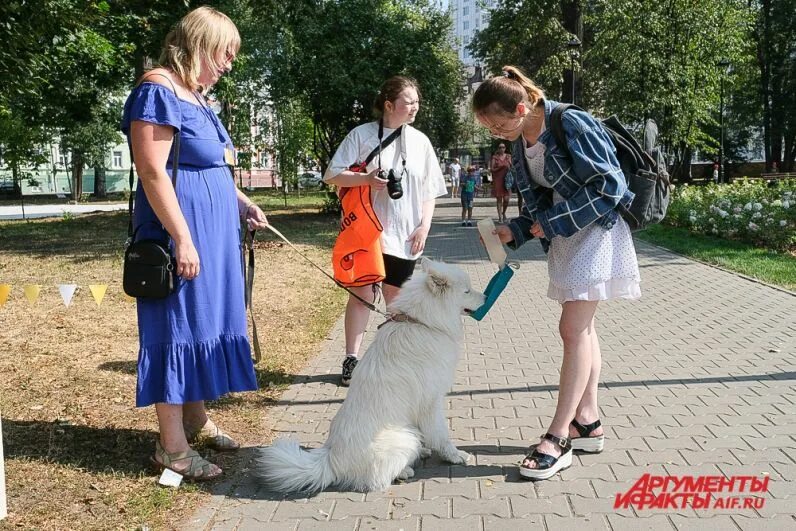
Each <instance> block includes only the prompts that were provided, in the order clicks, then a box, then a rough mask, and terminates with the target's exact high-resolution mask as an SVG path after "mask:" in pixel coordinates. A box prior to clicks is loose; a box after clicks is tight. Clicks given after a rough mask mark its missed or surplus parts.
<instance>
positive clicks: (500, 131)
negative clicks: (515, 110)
mask: <svg viewBox="0 0 796 531" xmlns="http://www.w3.org/2000/svg"><path fill="white" fill-rule="evenodd" d="M523 119H525V115H521V116H517V117H515V118H511V119H509V120H507V121H505V122H503V123H502V124H499V125H497V124H492V125H489V126H488V129H489V135H490V136H491V137H492V138H503V135H505V134H507V133H511V132H512V131H515V130H516V129H517V127H519V126H520V124H521V123H522V121H523ZM508 124H511V125H508Z"/></svg>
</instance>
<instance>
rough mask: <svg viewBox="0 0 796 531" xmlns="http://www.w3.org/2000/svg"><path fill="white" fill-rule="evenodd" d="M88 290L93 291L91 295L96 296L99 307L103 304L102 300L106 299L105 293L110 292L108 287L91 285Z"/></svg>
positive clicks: (105, 285)
mask: <svg viewBox="0 0 796 531" xmlns="http://www.w3.org/2000/svg"><path fill="white" fill-rule="evenodd" d="M88 289H90V290H91V294H92V295H93V296H94V300H95V301H97V306H99V305H100V304H102V299H104V298H105V292H106V291H107V290H108V285H107V284H89V286H88Z"/></svg>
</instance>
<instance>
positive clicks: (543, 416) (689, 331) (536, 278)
mask: <svg viewBox="0 0 796 531" xmlns="http://www.w3.org/2000/svg"><path fill="white" fill-rule="evenodd" d="M477 204H478V207H477V209H476V212H477V216H478V217H483V216H487V215H494V210H493V209H492V208H487V205H489V206H490V207H491V204H492V203H491V202H490V201H488V200H486V199H483V200H478V201H477ZM458 214H459V208H458V204H457V202H454V201H453V200H446V201H443V202H442V203H441V204H440V206H439V207H438V209H437V215H436V219H435V223H434V225H433V229H432V233H431V236H430V238H429V243H428V249H427V255H428V256H430V257H432V258H441V259H445V260H446V261H448V262H454V263H458V264H460V265H461V266H463V267H464V268H466V269H467V271H469V273H470V275H471V276H472V279H473V284H474V285H475V286H485V285H486V283H487V281H488V279H489V278H490V277H491V275H492V274H493V272H494V270H495V266H493V265H490V264H489V263H488V262H487V261H486V252H485V251H484V250H483V249H482V248H481V247H480V244H479V242H478V235H477V229H475V228H462V227H460V226H459V223H458ZM637 250H638V254H639V262H640V266H641V272H642V273H641V274H642V280H643V284H642V289H643V298H642V299H641V300H639V301H636V302H612V303H608V304H604V305H602V306H601V307H600V309H599V310H598V327H599V329H600V337H601V341H602V343H601V344H602V351H603V372H602V378H601V382H602V383H601V395H600V404H601V407H600V409H601V411H602V420H603V422H604V423H605V426H606V435H607V441H606V442H607V445H606V450H605V451H604V452H603V453H602V454H599V455H592V456H588V455H585V456H576V457H575V460H574V463H573V466H572V467H571V468H570V469H568V470H566V471H565V472H563V473H562V474H561V476H560V477H558V478H555V479H552V480H548V481H543V482H539V483H528V482H524V481H520V480H519V479H518V474H517V468H516V465H517V463H518V462H519V461H520V460H521V458H522V456H523V455H524V453H525V450H526V448H527V446H528V443H529V442H532V441H536V440H537V438H538V436H539V435H540V434H541V433H542V432H543V430H544V428H545V427H546V425H547V423H548V422H549V420H550V418H551V417H552V414H553V411H554V407H555V397H556V387H557V383H558V377H559V375H558V368H559V365H560V360H561V346H560V343H559V338H558V336H557V316H558V313H559V305H558V304H557V303H555V302H553V301H550V300H549V299H547V298H546V296H545V293H546V289H547V266H546V262H545V261H544V257H543V255H542V254H541V251H540V249H539V245H538V244H537V243H535V242H531V243H529V244H528V245H526V246H525V248H523V249H522V252H521V253H519V254H518V255H517V257H518V258H520V259H521V261H522V267H521V269H520V270H519V271H518V272H517V275H516V276H515V277H514V279H513V280H512V283H511V286H510V288H511V289H510V290H509V291H507V292H506V293H505V294H504V295H503V296H502V298H501V299H500V300H499V301H498V303H497V304H496V306H495V307H494V308H493V309H492V311H491V312H490V314H489V315H488V316H487V317H486V318H485V319H484V320H483V321H482V322H481V323H476V322H475V321H473V320H470V319H467V320H466V324H465V335H466V337H465V342H464V346H463V355H462V360H461V362H460V364H459V369H458V376H457V381H456V384H455V386H454V388H453V389H452V390H451V393H450V395H449V399H448V406H449V411H448V416H449V418H450V427H451V434H452V437H453V438H454V439H455V441H456V443H457V444H458V445H459V446H460V448H463V449H465V450H467V451H468V452H471V453H473V454H474V455H475V460H474V462H471V463H470V464H469V465H468V466H448V465H446V464H444V463H441V462H439V461H438V460H437V459H436V458H430V459H428V460H426V461H425V462H424V463H423V465H422V466H421V467H418V468H416V472H417V476H416V477H415V478H414V479H413V480H411V481H408V482H406V483H404V484H400V485H394V486H393V487H392V488H391V489H390V490H388V491H387V492H376V493H369V494H361V493H354V492H324V493H321V494H319V495H317V496H315V497H313V498H310V499H302V498H288V499H283V498H281V497H280V496H278V495H275V494H274V493H271V492H268V491H267V490H265V489H262V488H260V487H258V485H256V484H255V483H253V482H252V481H251V480H250V479H249V478H248V477H247V475H246V470H245V467H244V468H243V470H242V471H241V472H240V474H239V475H238V476H237V477H234V478H232V479H231V480H229V482H228V483H225V484H223V485H218V486H217V488H216V489H217V490H216V492H217V494H216V495H215V496H214V497H213V499H212V500H211V502H210V503H209V504H208V505H207V506H206V507H204V508H202V509H201V510H200V511H199V512H198V513H196V514H195V515H194V517H193V518H191V519H190V520H189V521H187V522H185V528H186V529H213V530H226V529H238V530H244V529H265V530H272V529H273V530H302V531H303V530H309V529H323V530H354V531H365V530H399V529H404V530H406V531H415V530H423V531H426V530H433V531H444V530H448V529H450V530H453V529H456V530H464V531H467V530H493V529H494V530H503V531H508V530H515V529H523V530H526V529H540V530H543V529H547V530H556V531H559V530H562V529H577V530H584V529H613V530H622V529H628V530H630V529H632V530H635V529H656V530H657V529H700V530H702V529H722V530H723V529H736V530H737V529H741V530H749V529H778V530H779V529H796V516H795V514H796V481H795V480H796V386H794V384H795V383H796V317H795V316H796V297H794V296H793V295H792V294H789V293H785V292H783V291H779V290H776V289H773V288H770V287H767V286H764V285H761V284H758V283H755V282H752V281H749V280H746V279H743V278H741V277H739V276H736V275H733V274H731V273H727V272H723V271H720V270H718V269H714V268H711V267H708V266H704V265H701V264H699V263H696V262H693V261H691V260H688V259H685V258H682V257H680V256H677V255H673V254H670V253H668V252H665V251H662V250H660V249H657V248H655V247H652V246H649V245H646V244H644V243H642V242H638V243H637ZM375 323H377V321H376V320H375V319H374V320H373V321H372V324H375ZM518 323H522V324H521V326H518ZM374 328H375V326H371V327H369V332H368V333H369V334H370V333H372V330H373V329H374ZM369 339H370V338H366V340H365V341H366V343H365V344H366V345H367V342H368V341H369ZM342 345H343V339H342V323H341V322H338V323H337V325H336V326H335V328H334V329H333V331H332V332H331V334H330V339H329V340H328V342H327V343H326V344H325V345H324V346H323V348H322V352H321V353H320V355H319V356H318V357H316V358H315V359H314V360H312V361H311V362H310V364H309V365H308V366H307V367H306V369H305V374H304V375H300V376H297V378H296V383H295V384H294V385H292V386H291V387H290V389H289V390H287V391H286V392H285V394H284V395H283V397H282V402H280V404H279V405H278V406H277V407H275V408H273V409H272V410H270V412H269V414H268V416H267V419H266V422H267V423H268V424H269V425H272V426H274V427H275V429H276V430H277V431H280V432H284V433H285V434H293V435H295V436H297V437H298V438H299V439H300V440H301V441H302V443H304V444H309V445H319V444H321V443H322V442H323V441H324V440H325V439H326V434H327V431H328V428H329V421H330V419H331V418H332V417H333V416H334V414H335V412H336V411H337V409H338V408H339V406H340V403H341V402H342V400H343V398H344V397H345V392H346V391H345V389H344V388H341V387H338V386H337V384H336V382H337V373H338V371H339V364H340V356H341V354H342V352H343V346H342ZM644 473H651V474H663V475H676V476H679V475H718V476H722V475H723V476H728V477H729V476H739V475H757V476H758V477H761V478H762V477H763V476H761V474H767V475H769V477H770V484H769V493H768V494H767V495H766V496H765V506H764V507H763V508H762V509H758V510H755V509H737V508H736V509H726V510H721V509H718V510H706V511H705V510H700V511H696V510H694V509H679V510H675V509H668V510H662V509H645V510H643V511H640V510H636V509H623V510H618V511H617V510H614V509H613V503H614V497H615V495H616V494H617V493H619V492H625V491H626V490H627V489H628V488H629V487H630V486H631V485H632V484H633V483H634V482H635V481H636V480H638V479H639V478H640V477H641V476H642V474H644ZM725 495H726V493H725Z"/></svg>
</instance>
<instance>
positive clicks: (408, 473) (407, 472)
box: [396, 466, 415, 480]
mask: <svg viewBox="0 0 796 531" xmlns="http://www.w3.org/2000/svg"><path fill="white" fill-rule="evenodd" d="M413 477H415V471H414V469H413V468H412V467H411V466H407V467H406V468H404V469H403V470H401V473H400V474H398V477H397V478H396V479H401V480H407V479H409V478H413Z"/></svg>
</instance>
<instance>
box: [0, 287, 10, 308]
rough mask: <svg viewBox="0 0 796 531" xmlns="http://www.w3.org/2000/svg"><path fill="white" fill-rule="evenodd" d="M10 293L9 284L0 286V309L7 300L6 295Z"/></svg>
mask: <svg viewBox="0 0 796 531" xmlns="http://www.w3.org/2000/svg"><path fill="white" fill-rule="evenodd" d="M9 293H11V284H0V308H2V307H3V305H4V304H5V303H6V301H7V300H8V294H9Z"/></svg>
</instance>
